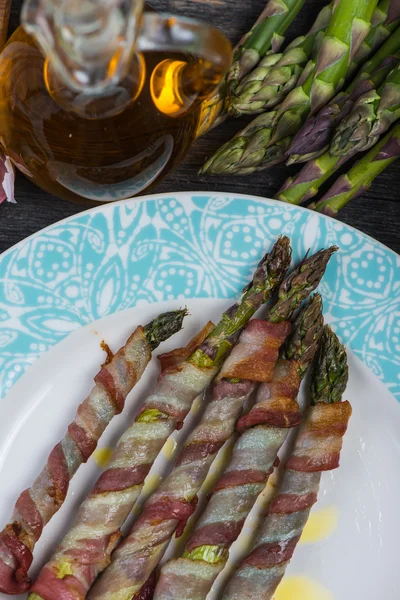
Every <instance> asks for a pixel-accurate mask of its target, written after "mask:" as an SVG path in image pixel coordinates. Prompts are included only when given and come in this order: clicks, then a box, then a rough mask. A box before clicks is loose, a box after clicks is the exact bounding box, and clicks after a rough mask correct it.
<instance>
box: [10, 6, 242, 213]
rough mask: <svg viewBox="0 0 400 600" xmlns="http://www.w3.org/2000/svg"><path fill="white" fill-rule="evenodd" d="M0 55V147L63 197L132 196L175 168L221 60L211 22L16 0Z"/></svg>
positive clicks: (223, 65) (223, 47)
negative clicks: (18, 9) (17, 15)
mask: <svg viewBox="0 0 400 600" xmlns="http://www.w3.org/2000/svg"><path fill="white" fill-rule="evenodd" d="M22 23H23V26H21V27H19V28H18V29H17V30H16V32H15V33H14V34H13V36H12V37H11V38H10V40H9V42H8V43H7V45H6V47H5V48H4V50H3V52H2V54H1V55H0V86H1V90H0V142H1V144H2V145H3V147H4V149H5V151H6V153H7V154H8V156H10V158H11V159H12V160H13V162H14V163H15V164H16V165H17V167H18V168H19V169H20V170H21V171H22V172H23V173H24V174H25V175H27V176H28V177H30V178H31V179H32V180H33V181H34V182H35V183H36V184H37V185H38V186H40V187H41V188H43V189H44V190H46V191H48V192H50V193H52V194H54V195H56V196H58V197H61V198H65V199H69V200H82V199H83V200H85V201H92V202H109V201H112V200H119V199H123V198H128V197H130V196H133V195H135V194H137V193H139V192H141V191H143V190H144V189H145V188H146V187H148V186H149V185H150V184H152V183H153V182H154V181H156V180H158V179H159V178H160V177H162V176H165V175H166V174H167V173H168V172H169V171H170V170H171V169H172V168H173V167H174V166H176V165H177V164H179V162H180V161H181V160H182V159H183V157H184V156H185V154H186V153H187V151H188V149H189V147H190V145H191V143H192V142H193V140H194V139H195V137H196V130H197V128H198V125H199V116H200V107H201V103H202V101H203V100H204V99H205V98H206V97H207V96H208V95H209V94H210V93H212V92H213V91H214V90H215V88H216V86H217V85H218V84H219V83H220V81H221V79H222V77H223V75H224V73H225V72H226V70H227V69H228V67H229V63H230V58H231V48H230V44H229V42H228V41H227V39H226V38H225V36H224V35H223V34H222V33H221V32H220V31H219V30H217V29H215V28H213V27H210V26H208V25H206V24H203V23H200V22H198V21H195V20H193V19H187V18H182V17H174V16H171V15H169V14H160V13H157V12H152V11H145V12H143V4H142V0H25V4H24V7H23V10H22Z"/></svg>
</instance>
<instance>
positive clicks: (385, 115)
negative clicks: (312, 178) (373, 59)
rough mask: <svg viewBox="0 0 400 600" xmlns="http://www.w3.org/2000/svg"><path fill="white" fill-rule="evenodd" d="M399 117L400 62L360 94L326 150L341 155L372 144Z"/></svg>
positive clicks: (363, 149) (364, 148)
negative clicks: (377, 85)
mask: <svg viewBox="0 0 400 600" xmlns="http://www.w3.org/2000/svg"><path fill="white" fill-rule="evenodd" d="M399 118H400V63H399V64H398V65H397V67H395V68H394V69H393V71H391V73H389V75H388V76H387V78H386V80H385V82H384V84H383V85H382V86H381V87H380V88H379V89H378V90H371V91H369V92H367V93H366V94H363V95H362V96H361V97H360V98H359V99H358V100H357V102H356V103H355V105H354V107H353V110H352V111H351V113H350V114H349V116H348V117H346V118H345V119H343V121H341V123H340V124H339V126H338V127H337V129H336V132H335V135H334V137H333V140H332V142H331V146H330V153H331V154H332V155H333V156H339V157H341V158H343V157H345V156H353V155H354V154H355V153H356V152H363V151H365V150H368V149H369V148H371V146H373V145H374V144H375V143H376V142H377V141H378V139H379V137H380V136H381V135H382V134H383V133H385V132H386V131H387V130H388V129H389V127H390V126H391V125H392V124H393V123H394V122H395V121H397V119H399Z"/></svg>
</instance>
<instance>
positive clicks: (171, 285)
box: [0, 191, 400, 400]
mask: <svg viewBox="0 0 400 600" xmlns="http://www.w3.org/2000/svg"><path fill="white" fill-rule="evenodd" d="M280 233H285V234H287V235H288V236H289V237H290V238H291V240H292V245H293V251H294V252H293V255H294V259H295V260H299V259H300V258H301V256H302V255H303V254H304V253H305V251H306V250H308V249H310V250H311V251H316V250H317V249H319V248H320V247H322V246H327V245H331V244H337V245H338V246H339V247H340V248H341V251H340V252H339V253H338V254H337V255H336V257H335V258H334V260H333V261H332V264H331V265H330V266H329V268H328V271H327V274H326V277H325V278H324V281H323V283H322V285H321V292H322V294H323V297H324V307H325V315H326V317H327V319H328V320H329V322H330V323H331V324H332V326H333V328H334V329H335V330H336V331H337V332H338V334H339V335H340V336H341V337H342V339H343V341H344V342H345V343H347V344H349V346H350V347H351V349H352V350H353V351H354V352H355V353H356V354H357V355H358V356H359V357H360V358H361V360H363V362H364V363H365V364H366V365H367V366H368V367H369V368H370V369H371V370H372V371H373V372H374V373H375V374H376V375H377V376H378V377H380V379H381V380H383V381H384V382H385V383H386V385H387V386H388V387H389V389H390V390H391V392H392V393H393V394H394V395H395V396H396V397H397V398H398V399H399V400H400V375H399V373H400V358H398V357H400V343H399V342H400V293H399V292H400V289H399V288H400V257H399V255H398V254H396V253H395V252H394V251H393V250H391V249H390V248H387V247H386V246H384V245H383V244H382V243H381V242H378V241H377V240H375V239H374V238H372V237H370V236H369V235H367V234H365V233H362V232H361V231H359V230H358V229H356V228H354V227H352V226H350V225H346V224H344V223H342V222H341V221H337V220H335V219H332V218H330V217H328V216H326V215H321V214H318V213H315V212H313V211H310V210H308V209H305V208H303V207H298V206H292V205H289V204H283V203H279V202H277V201H276V200H271V199H268V198H262V197H259V196H253V195H248V194H236V193H232V192H209V191H205V192H201V191H200V192H177V193H173V192H171V193H162V194H154V195H149V196H143V197H140V198H132V199H130V200H122V201H120V202H114V203H112V204H106V205H101V206H99V207H95V208H92V209H89V210H87V211H84V212H81V213H78V214H75V215H72V216H70V217H67V218H66V219H63V220H61V221H59V222H57V223H54V224H52V225H49V226H48V227H46V228H45V229H42V230H40V231H38V232H36V233H34V234H32V235H31V236H29V237H28V238H26V239H24V240H22V241H21V242H18V243H17V244H16V245H15V246H13V247H11V248H9V249H8V250H6V251H5V252H4V253H3V254H2V255H1V256H0V398H1V397H2V396H4V394H5V393H6V392H7V391H8V390H9V389H10V388H11V387H12V385H14V383H15V382H16V381H17V380H18V379H19V377H20V376H21V375H22V374H23V373H24V372H25V370H26V368H27V367H28V366H30V365H31V364H32V363H33V362H34V361H35V360H36V359H37V358H38V357H39V356H40V355H41V354H42V353H43V352H44V351H46V350H48V349H50V348H51V347H52V346H53V345H54V344H56V343H57V342H58V341H60V340H61V339H63V338H64V337H65V336H66V335H68V334H69V333H71V332H72V331H74V330H75V329H77V328H79V327H81V326H84V325H87V324H88V323H90V322H93V321H95V320H97V319H99V318H102V317H105V316H107V315H109V314H112V313H114V312H117V311H119V310H125V309H128V308H132V307H134V306H140V304H141V303H142V304H143V303H152V302H158V301H162V300H172V299H179V300H182V299H184V298H188V297H197V298H211V297H218V298H231V297H234V296H236V295H237V294H238V292H239V290H240V289H241V287H242V286H243V285H244V284H245V282H246V281H248V279H249V277H250V274H251V271H252V269H253V268H254V266H255V264H256V262H257V261H258V260H259V258H260V256H261V255H262V253H263V250H265V249H267V248H268V246H269V245H270V244H271V243H272V242H273V241H274V240H275V239H276V237H277V235H278V234H280Z"/></svg>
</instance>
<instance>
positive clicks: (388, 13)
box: [347, 0, 400, 79]
mask: <svg viewBox="0 0 400 600" xmlns="http://www.w3.org/2000/svg"><path fill="white" fill-rule="evenodd" d="M399 25H400V2H399V0H380V2H379V4H378V6H377V7H376V9H375V11H374V14H373V15H372V19H371V29H370V30H369V33H368V35H367V37H366V38H365V40H364V41H363V43H362V44H361V46H360V48H359V50H358V52H357V54H356V56H355V57H354V60H353V62H352V64H351V65H350V68H349V70H348V72H347V79H350V78H351V77H352V76H353V75H354V73H355V72H356V71H357V70H358V69H359V68H360V67H361V66H362V64H363V63H365V61H366V60H368V59H369V57H370V56H372V55H373V53H374V52H375V51H376V50H377V49H378V48H380V46H381V45H382V44H383V43H384V42H385V40H386V39H387V38H388V37H389V36H390V35H391V34H392V33H393V32H394V31H395V30H396V29H397V28H398V27H399Z"/></svg>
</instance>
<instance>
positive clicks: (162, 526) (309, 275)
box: [88, 248, 334, 600]
mask: <svg viewBox="0 0 400 600" xmlns="http://www.w3.org/2000/svg"><path fill="white" fill-rule="evenodd" d="M333 251H334V248H330V249H328V250H325V251H321V252H318V253H317V254H316V255H314V256H312V257H310V258H308V259H306V260H304V261H303V262H302V263H301V264H300V265H299V267H298V268H297V269H295V271H294V272H293V273H291V274H290V275H289V276H288V277H287V278H286V280H285V281H284V282H283V283H282V285H281V287H280V291H279V294H278V300H277V303H276V304H275V305H274V306H273V307H272V309H271V310H270V311H269V313H268V316H267V319H266V321H260V320H259V319H255V320H253V321H251V322H250V324H249V325H248V326H247V329H245V330H244V332H243V333H242V335H241V337H240V339H239V342H238V344H237V345H236V346H235V348H234V349H233V351H232V353H231V355H230V356H229V358H228V359H227V360H226V361H225V363H224V365H223V367H222V369H221V371H220V374H219V376H218V378H217V381H216V383H215V385H214V388H213V396H212V400H211V403H210V404H209V405H208V406H207V409H206V411H205V414H204V416H203V419H202V421H201V422H200V424H199V426H198V427H197V428H196V429H195V430H194V431H193V433H192V434H191V435H190V436H189V439H188V440H187V442H186V444H185V446H184V448H183V451H182V453H181V454H180V456H179V458H178V462H177V463H176V465H175V468H174V469H173V470H172V472H171V473H170V474H169V476H168V477H167V478H166V480H165V481H164V482H163V483H162V485H161V486H160V488H159V489H158V490H157V492H156V493H155V494H153V496H152V497H151V498H150V499H149V500H148V501H147V503H146V505H145V507H144V509H143V512H142V515H141V516H140V518H139V519H138V520H137V521H136V523H135V524H134V526H133V528H132V530H131V532H130V533H129V535H128V537H127V538H126V539H125V540H124V542H123V543H122V544H121V545H120V546H119V548H118V549H117V550H116V551H115V553H114V554H113V557H112V563H111V565H110V566H109V567H108V568H107V569H106V571H104V573H103V574H102V576H101V577H100V578H99V579H98V580H97V582H96V583H95V584H94V586H93V588H92V589H91V591H90V593H89V596H88V597H89V598H90V599H91V600H100V599H101V600H107V599H110V598H112V597H113V596H112V594H115V596H117V594H119V595H121V597H122V596H123V597H126V598H131V597H132V595H134V594H136V593H137V592H138V591H139V590H140V589H141V588H142V586H143V584H144V583H145V581H146V580H147V579H148V577H149V576H150V574H151V572H152V571H153V569H154V568H155V567H156V566H157V564H158V562H159V560H160V559H161V557H162V555H163V554H164V551H165V549H166V547H167V545H168V543H169V541H170V538H171V536H172V535H173V533H174V531H176V530H177V528H179V531H183V527H184V525H185V522H186V520H187V519H188V517H189V516H190V514H191V513H192V512H193V510H194V508H195V505H196V499H197V497H196V494H197V492H198V491H199V489H200V487H201V485H202V483H203V482H204V479H205V477H206V475H207V472H208V469H209V467H210V464H211V462H212V461H213V459H214V458H215V455H216V453H217V452H218V450H219V448H220V447H221V446H222V444H223V443H224V442H225V441H226V440H227V439H228V438H229V437H230V436H231V435H232V434H233V432H234V428H235V425H236V422H237V420H238V418H239V416H240V412H241V408H242V407H243V404H244V403H245V402H246V400H247V399H248V398H249V396H250V394H251V393H252V391H253V390H254V388H255V385H256V383H257V382H260V383H262V382H269V381H271V379H272V376H273V374H274V366H275V364H276V361H277V359H278V350H279V347H280V345H281V344H282V342H283V341H284V339H285V337H286V336H287V335H288V333H289V332H290V323H289V322H288V319H289V318H290V316H291V315H292V314H293V312H294V310H296V308H298V307H299V306H300V304H301V302H302V300H303V299H304V298H305V297H307V296H308V294H309V293H310V292H311V291H312V290H313V289H315V287H316V286H317V285H318V283H319V281H320V279H321V278H322V275H323V273H324V271H325V267H326V264H327V262H328V260H329V258H330V256H331V255H332V252H333ZM304 358H305V361H307V360H310V353H309V352H308V353H305V357H304ZM303 366H304V368H305V363H303ZM298 416H299V415H298ZM294 424H295V423H294ZM178 597H179V598H182V596H181V595H180V594H177V595H176V598H178Z"/></svg>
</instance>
